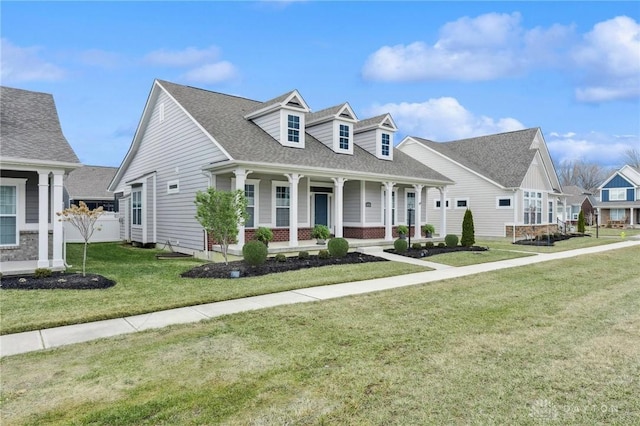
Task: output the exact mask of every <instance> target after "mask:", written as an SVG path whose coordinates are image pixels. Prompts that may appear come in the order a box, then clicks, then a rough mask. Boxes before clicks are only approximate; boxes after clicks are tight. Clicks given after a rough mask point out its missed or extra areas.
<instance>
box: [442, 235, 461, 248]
mask: <svg viewBox="0 0 640 426" xmlns="http://www.w3.org/2000/svg"><path fill="white" fill-rule="evenodd" d="M444 243H445V244H446V245H447V247H455V246H457V245H458V236H457V235H456V234H447V235H445V237H444Z"/></svg>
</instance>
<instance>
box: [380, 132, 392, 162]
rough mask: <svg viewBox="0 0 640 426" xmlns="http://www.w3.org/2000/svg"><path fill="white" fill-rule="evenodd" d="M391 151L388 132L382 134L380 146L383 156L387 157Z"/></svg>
mask: <svg viewBox="0 0 640 426" xmlns="http://www.w3.org/2000/svg"><path fill="white" fill-rule="evenodd" d="M390 152H391V137H390V136H389V134H388V133H383V134H382V146H381V152H380V153H381V154H382V156H383V157H388V156H389V153H390Z"/></svg>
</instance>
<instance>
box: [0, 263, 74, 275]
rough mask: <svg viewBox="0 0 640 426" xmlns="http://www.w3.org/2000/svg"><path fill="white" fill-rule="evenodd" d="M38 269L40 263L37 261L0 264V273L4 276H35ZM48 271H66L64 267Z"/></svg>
mask: <svg viewBox="0 0 640 426" xmlns="http://www.w3.org/2000/svg"><path fill="white" fill-rule="evenodd" d="M36 269H38V261H37V260H18V261H10V262H0V273H2V275H23V274H33V272H34V271H35V270H36ZM47 269H51V270H52V271H64V269H65V268H64V267H59V268H52V267H50V266H48V267H47Z"/></svg>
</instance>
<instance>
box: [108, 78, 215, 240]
mask: <svg viewBox="0 0 640 426" xmlns="http://www.w3.org/2000/svg"><path fill="white" fill-rule="evenodd" d="M158 93H159V95H158V97H157V100H153V99H151V100H150V104H149V106H148V108H150V109H151V116H150V118H149V120H148V122H146V123H143V126H144V124H146V126H144V127H143V128H142V129H141V130H140V131H141V132H142V136H141V141H140V145H139V148H138V151H137V153H136V154H135V155H134V157H133V159H132V161H131V163H130V165H129V167H128V168H127V170H126V173H125V175H124V176H123V177H122V179H121V181H120V186H121V187H124V186H125V184H126V183H127V182H129V181H132V180H134V179H138V178H140V177H141V176H143V175H145V174H147V173H150V172H154V171H155V172H156V175H157V191H156V209H157V211H156V230H157V238H156V239H157V241H156V242H157V243H159V244H164V243H166V242H167V241H171V244H172V245H173V246H174V247H179V248H185V249H188V250H203V249H204V243H203V230H202V227H201V226H200V224H199V223H198V221H197V220H196V219H195V214H196V207H195V204H194V200H195V194H196V192H197V191H199V190H205V189H206V188H207V186H208V182H209V181H208V178H207V177H206V176H205V175H204V174H203V173H202V167H203V166H205V165H207V164H210V163H212V162H216V161H222V160H224V159H226V157H225V155H224V154H223V153H222V151H221V150H220V149H219V148H218V147H217V146H216V145H215V144H214V143H213V142H212V141H211V140H210V139H209V138H208V137H207V136H206V135H205V134H204V133H203V132H202V130H200V128H198V126H197V125H196V124H195V123H194V122H193V121H192V120H191V119H190V118H189V117H188V116H187V115H186V114H185V113H184V112H183V111H182V110H181V109H180V108H179V107H178V106H177V105H176V104H175V103H174V102H173V101H172V100H171V98H169V97H168V96H167V95H166V94H165V93H164V92H162V91H161V90H159V91H158ZM161 102H163V103H164V117H165V119H164V121H162V122H160V120H159V104H160V103H161ZM176 180H177V181H178V182H179V192H177V193H173V194H168V193H167V184H168V182H169V181H176ZM123 189H124V188H123ZM150 232H151V231H150ZM133 234H134V232H133V230H132V239H134V240H135V239H136V238H141V235H133Z"/></svg>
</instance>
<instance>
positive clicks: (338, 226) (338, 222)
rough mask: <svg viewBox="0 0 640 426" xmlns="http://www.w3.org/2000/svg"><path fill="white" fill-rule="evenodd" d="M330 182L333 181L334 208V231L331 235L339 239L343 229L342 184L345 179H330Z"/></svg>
mask: <svg viewBox="0 0 640 426" xmlns="http://www.w3.org/2000/svg"><path fill="white" fill-rule="evenodd" d="M331 180H333V183H334V186H335V197H334V198H335V201H334V203H333V204H334V207H335V212H334V214H333V217H334V220H333V224H334V227H335V230H334V232H333V235H335V236H336V237H339V238H341V237H342V234H343V233H342V231H343V230H342V228H343V225H342V224H343V222H344V208H343V206H344V183H345V182H346V181H347V179H345V178H341V177H339V178H331Z"/></svg>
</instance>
